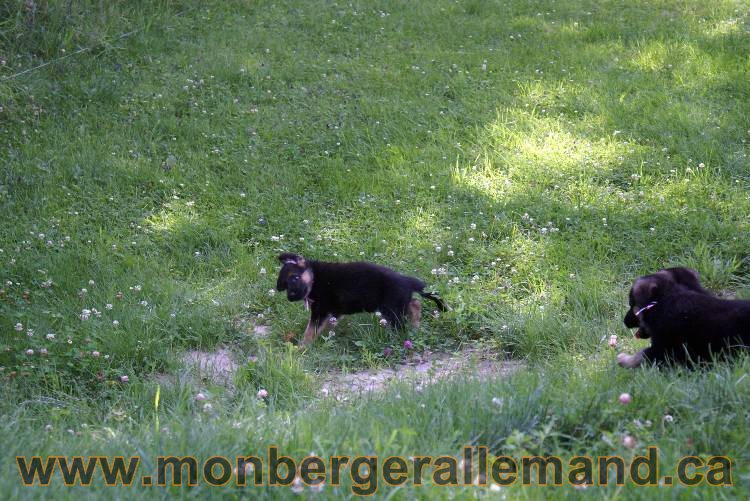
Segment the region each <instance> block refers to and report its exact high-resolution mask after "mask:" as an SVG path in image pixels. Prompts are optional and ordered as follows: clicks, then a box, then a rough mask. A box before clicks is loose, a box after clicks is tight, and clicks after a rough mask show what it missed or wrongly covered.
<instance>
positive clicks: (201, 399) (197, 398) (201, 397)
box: [195, 393, 208, 402]
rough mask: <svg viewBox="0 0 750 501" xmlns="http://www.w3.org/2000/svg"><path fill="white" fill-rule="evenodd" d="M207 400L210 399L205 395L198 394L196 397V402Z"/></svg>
mask: <svg viewBox="0 0 750 501" xmlns="http://www.w3.org/2000/svg"><path fill="white" fill-rule="evenodd" d="M207 398H208V397H207V396H206V395H204V394H203V393H198V394H197V395H196V396H195V400H196V401H198V402H203V401H204V400H206V399H207Z"/></svg>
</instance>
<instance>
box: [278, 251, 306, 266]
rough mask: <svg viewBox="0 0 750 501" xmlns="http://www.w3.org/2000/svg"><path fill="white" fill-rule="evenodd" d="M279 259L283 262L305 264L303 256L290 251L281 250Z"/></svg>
mask: <svg viewBox="0 0 750 501" xmlns="http://www.w3.org/2000/svg"><path fill="white" fill-rule="evenodd" d="M279 261H281V262H282V263H284V264H287V263H294V264H296V265H297V266H305V258H304V257H302V256H300V255H299V254H292V253H291V252H283V253H281V254H279Z"/></svg>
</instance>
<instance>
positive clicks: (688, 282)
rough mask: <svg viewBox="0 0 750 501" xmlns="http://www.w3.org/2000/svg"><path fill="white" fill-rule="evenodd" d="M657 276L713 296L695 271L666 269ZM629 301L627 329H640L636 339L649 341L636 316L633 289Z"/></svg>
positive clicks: (683, 268) (625, 320) (636, 333)
mask: <svg viewBox="0 0 750 501" xmlns="http://www.w3.org/2000/svg"><path fill="white" fill-rule="evenodd" d="M657 275H660V276H662V277H663V278H664V279H665V280H670V281H672V282H674V283H675V284H677V285H679V286H681V287H684V288H686V289H688V290H691V291H694V292H697V293H699V294H705V295H708V296H712V295H713V294H711V293H710V292H709V291H707V290H706V289H704V288H703V286H702V285H701V281H700V275H698V272H697V271H695V270H693V269H690V268H685V267H683V266H677V267H675V268H665V269H663V270H660V271H659V272H657ZM629 299H630V309H629V310H628V312H627V313H626V314H625V318H624V319H623V322H624V323H625V327H627V328H628V329H635V328H636V327H638V330H637V331H635V337H636V338H637V339H648V338H649V337H650V335H649V334H648V332H647V331H646V330H644V329H641V328H640V319H639V318H638V317H637V316H636V314H635V313H636V311H638V310H637V309H636V308H633V301H634V298H633V289H631V290H630V297H629Z"/></svg>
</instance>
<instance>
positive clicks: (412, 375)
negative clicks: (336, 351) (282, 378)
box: [321, 350, 524, 395]
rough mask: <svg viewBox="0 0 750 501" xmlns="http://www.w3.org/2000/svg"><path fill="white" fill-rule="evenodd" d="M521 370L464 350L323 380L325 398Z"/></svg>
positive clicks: (427, 354) (519, 365)
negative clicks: (406, 383) (392, 384)
mask: <svg viewBox="0 0 750 501" xmlns="http://www.w3.org/2000/svg"><path fill="white" fill-rule="evenodd" d="M523 366H524V364H523V362H520V361H514V360H497V359H495V358H492V354H490V353H488V352H480V351H477V350H466V351H462V352H460V353H457V354H449V353H430V352H425V353H422V354H421V355H418V356H416V357H415V358H414V359H413V360H411V361H408V362H405V363H402V364H398V365H397V366H395V367H392V368H391V367H388V368H384V369H378V370H364V371H357V372H350V373H347V374H341V373H331V374H329V375H328V376H326V377H325V380H324V383H323V386H322V389H321V391H322V392H323V393H324V394H329V393H330V394H334V395H339V394H342V393H368V392H372V391H380V390H383V389H384V388H385V387H386V386H387V385H388V384H389V383H390V382H391V381H393V380H394V379H396V378H398V380H399V381H404V380H406V381H409V382H411V383H413V384H416V385H425V384H430V383H434V382H435V381H437V380H440V379H444V378H447V377H449V376H455V375H457V374H465V375H466V376H468V377H472V378H477V379H489V378H491V377H496V376H508V375H510V374H512V373H514V372H515V371H517V370H518V369H520V368H522V367H523Z"/></svg>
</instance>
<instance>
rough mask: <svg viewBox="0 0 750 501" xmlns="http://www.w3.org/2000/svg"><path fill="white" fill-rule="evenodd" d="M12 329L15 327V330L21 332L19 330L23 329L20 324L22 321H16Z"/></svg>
mask: <svg viewBox="0 0 750 501" xmlns="http://www.w3.org/2000/svg"><path fill="white" fill-rule="evenodd" d="M14 329H16V330H17V331H18V332H21V331H22V330H23V324H22V323H20V322H19V323H17V324H16V325H15V327H14Z"/></svg>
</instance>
